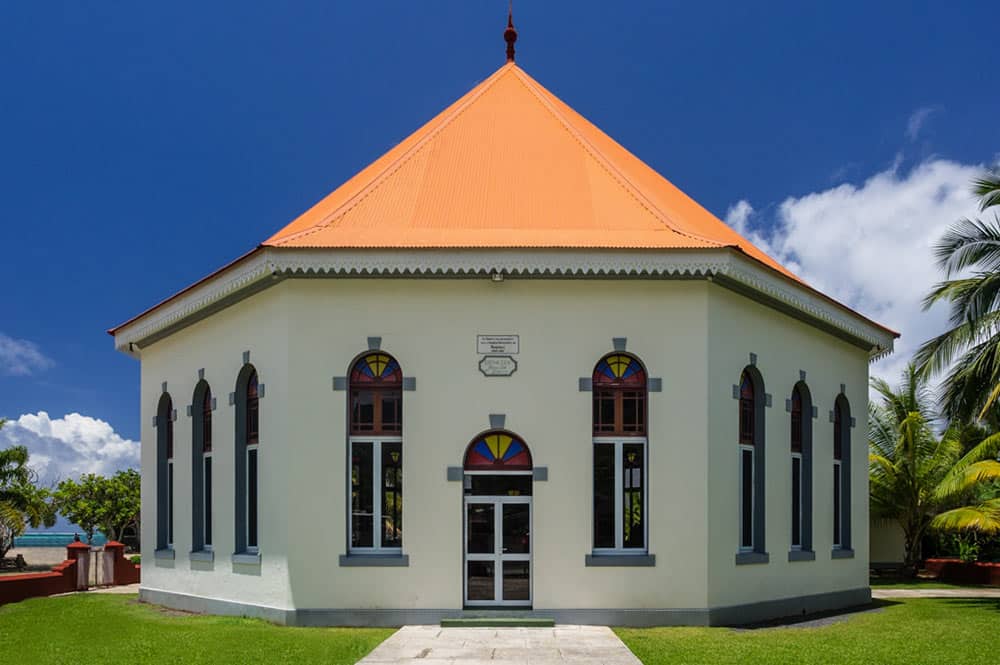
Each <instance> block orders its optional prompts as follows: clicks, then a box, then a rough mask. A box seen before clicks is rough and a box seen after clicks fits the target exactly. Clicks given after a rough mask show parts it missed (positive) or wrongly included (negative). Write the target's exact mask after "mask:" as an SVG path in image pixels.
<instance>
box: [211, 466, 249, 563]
mask: <svg viewBox="0 0 1000 665" xmlns="http://www.w3.org/2000/svg"><path fill="white" fill-rule="evenodd" d="M259 454H260V453H258V455H259ZM210 459H212V451H208V452H202V454H201V509H202V516H201V547H202V549H203V550H204V551H206V552H211V551H212V543H210V542H208V522H209V520H210V519H211V512H212V498H211V497H210V496H209V494H210V492H209V489H210V488H209V487H208V475H207V474H206V473H205V471H206V464H205V462H206V461H207V460H210ZM212 486H213V488H214V486H215V463H214V462H213V463H212ZM257 491H258V493H259V492H260V483H259V479H258V484H257ZM258 498H259V497H258ZM258 503H259V501H258ZM248 505H249V504H248ZM248 512H249V511H248ZM213 526H214V525H213ZM213 531H214V529H213ZM257 535H258V536H259V535H260V532H259V531H258V533H257Z"/></svg>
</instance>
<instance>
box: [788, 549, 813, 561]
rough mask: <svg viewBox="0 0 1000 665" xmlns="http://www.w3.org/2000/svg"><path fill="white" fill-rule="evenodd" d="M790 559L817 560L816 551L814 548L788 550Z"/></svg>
mask: <svg viewBox="0 0 1000 665" xmlns="http://www.w3.org/2000/svg"><path fill="white" fill-rule="evenodd" d="M788 560H789V561H815V560H816V553H815V552H813V551H812V550H791V551H789V552H788Z"/></svg>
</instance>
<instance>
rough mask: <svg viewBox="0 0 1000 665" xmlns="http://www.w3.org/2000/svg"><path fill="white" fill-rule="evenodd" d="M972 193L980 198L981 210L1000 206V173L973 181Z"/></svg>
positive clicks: (988, 174) (990, 174)
mask: <svg viewBox="0 0 1000 665" xmlns="http://www.w3.org/2000/svg"><path fill="white" fill-rule="evenodd" d="M972 193H973V194H975V195H976V196H978V197H979V209H980V210H981V211H982V210H986V209H987V208H989V207H992V206H995V205H997V204H1000V173H986V175H984V176H982V177H981V178H976V179H975V180H973V181H972Z"/></svg>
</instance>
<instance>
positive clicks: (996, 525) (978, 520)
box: [930, 499, 1000, 534]
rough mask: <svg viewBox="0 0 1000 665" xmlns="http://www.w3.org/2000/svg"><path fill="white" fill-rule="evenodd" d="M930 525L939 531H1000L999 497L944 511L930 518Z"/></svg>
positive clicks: (993, 532) (989, 532) (988, 532)
mask: <svg viewBox="0 0 1000 665" xmlns="http://www.w3.org/2000/svg"><path fill="white" fill-rule="evenodd" d="M930 526H931V528H932V529H937V530H940V531H978V532H979V533H984V534H996V533H1000V499H992V500H990V501H984V502H983V503H980V504H978V505H975V506H962V507H961V508H953V509H952V510H948V511H945V512H943V513H941V514H940V515H938V516H936V517H935V518H934V519H933V520H931V524H930Z"/></svg>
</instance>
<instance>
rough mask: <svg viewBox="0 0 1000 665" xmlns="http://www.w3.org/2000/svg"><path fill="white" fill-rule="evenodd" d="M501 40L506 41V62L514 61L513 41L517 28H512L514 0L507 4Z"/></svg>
mask: <svg viewBox="0 0 1000 665" xmlns="http://www.w3.org/2000/svg"><path fill="white" fill-rule="evenodd" d="M503 40H504V41H505V42H507V62H514V42H516V41H517V30H515V29H514V0H510V4H509V5H508V6H507V29H506V30H504V31H503Z"/></svg>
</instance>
